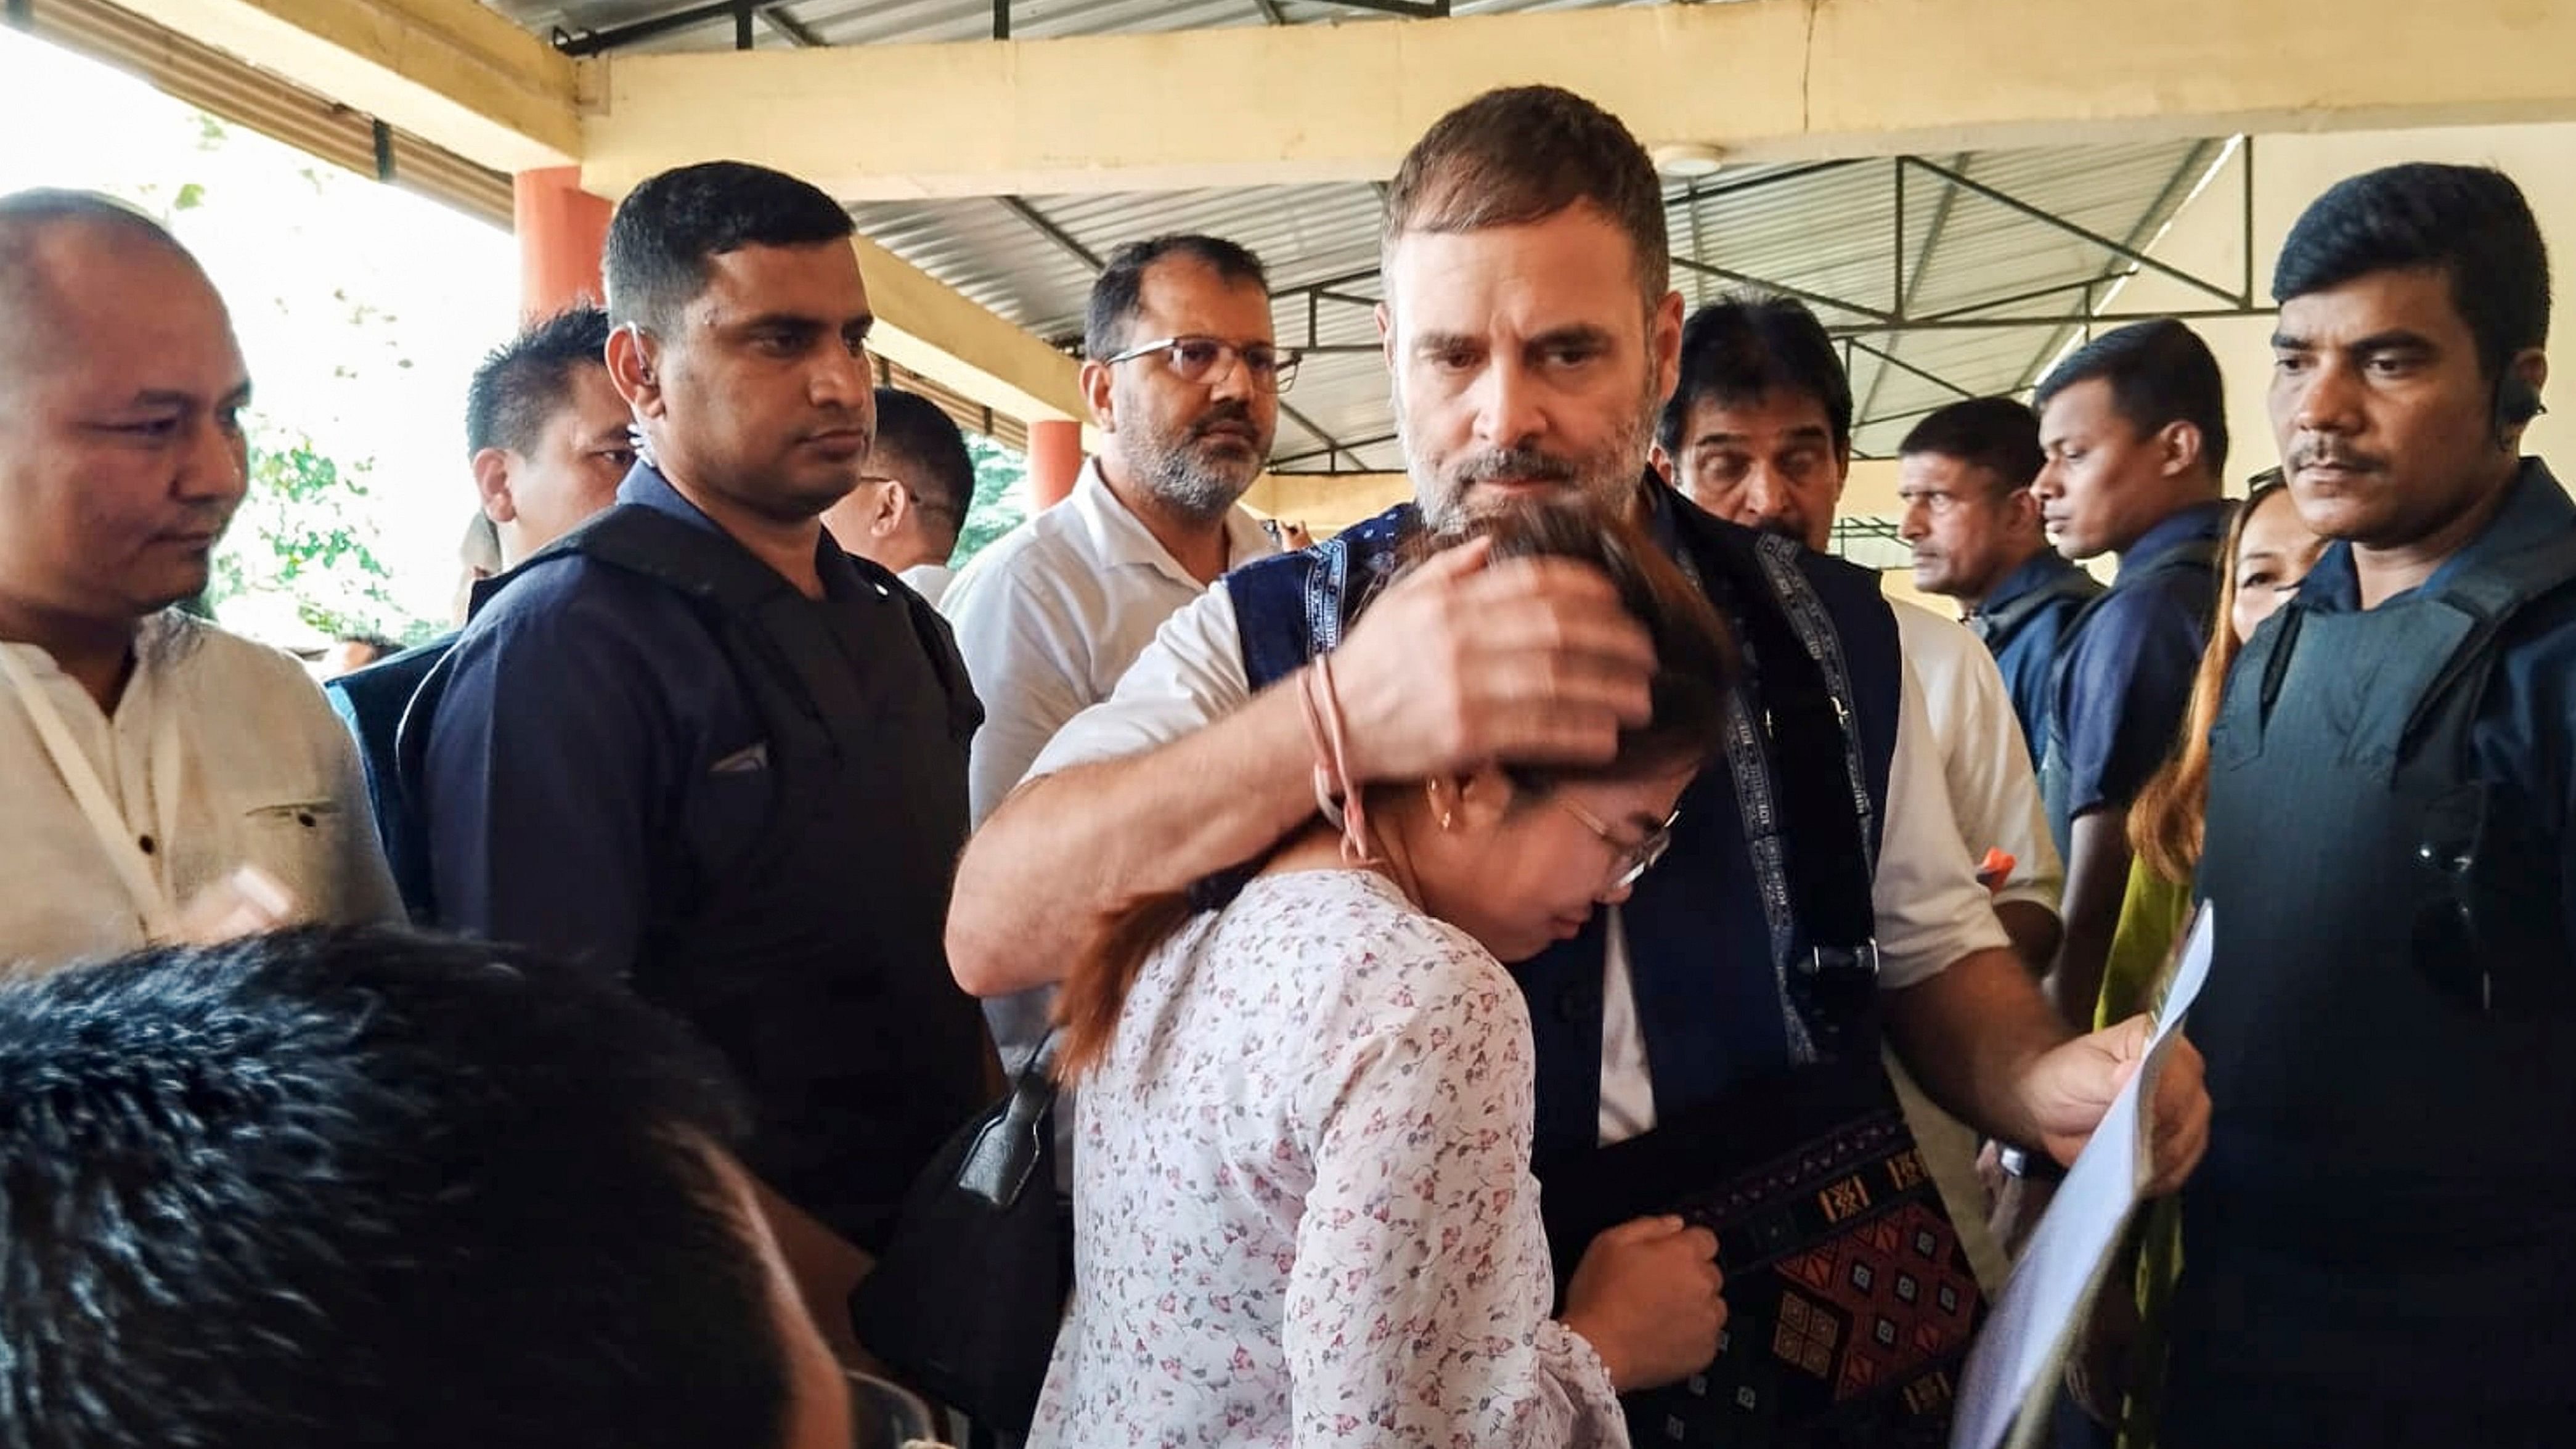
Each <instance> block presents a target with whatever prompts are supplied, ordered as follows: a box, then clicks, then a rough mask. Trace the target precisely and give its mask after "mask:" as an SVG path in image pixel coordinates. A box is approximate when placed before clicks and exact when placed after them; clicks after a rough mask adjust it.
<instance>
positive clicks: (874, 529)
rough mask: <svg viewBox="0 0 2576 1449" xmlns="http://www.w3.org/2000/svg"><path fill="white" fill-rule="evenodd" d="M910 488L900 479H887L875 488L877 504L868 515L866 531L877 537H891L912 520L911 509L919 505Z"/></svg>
mask: <svg viewBox="0 0 2576 1449" xmlns="http://www.w3.org/2000/svg"><path fill="white" fill-rule="evenodd" d="M920 506H921V505H920V502H919V500H917V499H915V498H914V497H913V496H912V489H911V488H910V487H909V486H907V485H906V484H905V483H904V482H903V481H902V480H901V479H888V480H887V481H886V485H885V486H884V487H882V488H880V489H878V490H877V506H876V509H875V511H873V512H872V513H870V514H869V515H868V532H869V533H871V534H874V535H875V536H876V537H878V538H892V537H893V536H894V535H896V534H898V533H901V532H902V531H903V528H904V525H905V524H907V523H910V522H911V521H912V514H913V510H914V509H916V508H918V507H920Z"/></svg>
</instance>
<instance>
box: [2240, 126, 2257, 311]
mask: <svg viewBox="0 0 2576 1449" xmlns="http://www.w3.org/2000/svg"><path fill="white" fill-rule="evenodd" d="M2239 152H2240V154H2239V155H2238V157H2237V159H2238V160H2240V161H2242V162H2243V163H2244V172H2245V291H2244V293H2243V295H2242V296H2241V297H2240V298H2239V299H2238V300H2240V301H2242V302H2243V303H2244V304H2245V305H2246V306H2248V307H2251V306H2253V305H2254V137H2253V136H2252V135H2251V134H2248V135H2246V136H2245V137H2244V138H2243V139H2242V141H2241V142H2240V143H2239Z"/></svg>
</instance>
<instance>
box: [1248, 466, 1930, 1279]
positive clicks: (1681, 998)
mask: <svg viewBox="0 0 2576 1449" xmlns="http://www.w3.org/2000/svg"><path fill="white" fill-rule="evenodd" d="M1647 486H1648V487H1649V489H1650V492H1651V495H1652V499H1653V506H1654V510H1655V512H1654V525H1655V532H1656V534H1657V537H1658V540H1659V541H1660V542H1661V543H1663V545H1664V546H1665V547H1666V548H1667V550H1669V551H1671V552H1672V553H1673V555H1674V557H1675V558H1676V559H1677V560H1679V561H1680V562H1682V563H1683V565H1684V566H1685V568H1686V569H1688V570H1689V571H1690V572H1691V573H1692V574H1693V575H1694V576H1695V578H1696V579H1697V581H1698V582H1699V583H1700V585H1701V586H1702V587H1703V588H1704V589H1705V590H1706V591H1707V593H1708V596H1709V598H1710V599H1711V601H1713V602H1714V603H1715V604H1716V605H1717V606H1718V609H1719V612H1720V614H1721V616H1723V617H1726V618H1728V619H1729V620H1730V621H1731V622H1732V623H1734V625H1735V626H1736V630H1737V634H1738V639H1739V642H1740V643H1741V644H1742V646H1743V647H1744V650H1745V654H1746V659H1747V664H1748V667H1747V669H1746V670H1745V674H1744V677H1743V679H1742V680H1740V681H1739V687H1738V689H1737V691H1736V695H1737V700H1738V703H1739V704H1740V706H1741V707H1740V708H1739V709H1738V710H1737V712H1736V719H1735V727H1734V728H1733V729H1731V730H1730V736H1731V738H1730V739H1729V740H1728V742H1727V749H1726V751H1725V753H1724V755H1723V756H1722V757H1721V759H1720V760H1718V761H1716V762H1714V763H1712V764H1711V765H1710V766H1709V768H1708V769H1706V770H1704V771H1703V772H1701V774H1700V777H1699V779H1698V780H1697V781H1696V782H1694V783H1693V784H1692V786H1691V787H1690V790H1689V791H1688V793H1686V794H1685V795H1684V796H1683V798H1682V805H1681V818H1680V821H1679V822H1678V824H1677V825H1676V827H1675V830H1674V838H1673V845H1672V850H1671V853H1670V854H1669V855H1667V856H1666V857H1665V859H1664V860H1663V862H1662V863H1661V864H1659V865H1657V866H1656V867H1655V868H1654V869H1653V870H1651V871H1648V872H1647V873H1646V874H1645V876H1644V877H1643V878H1642V879H1641V880H1639V881H1638V883H1637V887H1636V891H1635V894H1634V895H1633V896H1632V897H1631V898H1630V899H1629V900H1628V902H1627V903H1626V904H1625V905H1624V906H1623V907H1621V915H1622V917H1623V919H1624V923H1625V928H1626V932H1627V939H1628V953H1629V968H1630V977H1631V980H1632V982H1633V985H1634V990H1635V993H1636V1002H1637V1016H1638V1020H1639V1022H1640V1025H1641V1027H1642V1030H1643V1032H1644V1035H1645V1040H1646V1053H1647V1059H1648V1063H1649V1067H1650V1071H1651V1073H1652V1075H1653V1079H1654V1088H1655V1108H1656V1115H1657V1117H1658V1118H1659V1119H1661V1120H1663V1121H1666V1122H1671V1121H1673V1120H1674V1119H1676V1118H1680V1117H1683V1116H1687V1115H1692V1114H1695V1113H1696V1112H1697V1111H1699V1110H1700V1109H1704V1108H1706V1107H1709V1106H1712V1105H1714V1104H1715V1103H1716V1102H1717V1101H1718V1100H1719V1099H1720V1098H1721V1097H1722V1096H1723V1095H1725V1094H1726V1093H1728V1092H1729V1091H1730V1090H1731V1089H1733V1088H1735V1087H1736V1086H1738V1085H1740V1084H1743V1083H1746V1082H1749V1081H1753V1080H1756V1079H1759V1078H1763V1077H1767V1076H1772V1075H1775V1074H1778V1073H1780V1072H1783V1071H1785V1070H1788V1069H1791V1068H1795V1067H1801V1066H1809V1065H1813V1064H1816V1063H1819V1062H1821V1061H1825V1060H1827V1059H1835V1060H1841V1061H1846V1062H1857V1061H1860V1060H1863V1059H1866V1060H1867V1062H1868V1063H1869V1064H1870V1065H1869V1067H1868V1070H1869V1072H1871V1073H1872V1074H1876V1073H1877V1072H1878V1067H1877V1065H1876V1063H1877V1060H1878V1055H1877V1053H1878V1049H1877V1021H1876V1016H1875V1014H1874V1011H1872V1010H1871V1005H1872V999H1873V998H1874V996H1875V981H1874V958H1869V959H1866V960H1864V961H1862V962H1861V963H1859V966H1860V969H1861V970H1862V971H1864V972H1867V973H1868V975H1867V976H1865V977H1864V978H1863V984H1864V986H1865V987H1866V988H1867V989H1864V990H1860V991H1853V990H1851V989H1850V988H1849V987H1848V986H1847V985H1846V986H1842V987H1839V988H1837V987H1834V986H1833V985H1832V984H1831V983H1833V982H1835V981H1836V980H1838V979H1839V980H1845V981H1847V980H1848V979H1849V978H1850V976H1851V975H1852V974H1854V973H1853V972H1852V971H1851V969H1850V968H1851V966H1852V965H1853V963H1851V962H1849V961H1843V962H1842V963H1841V969H1836V968H1835V965H1834V962H1835V958H1836V957H1837V956H1838V955H1840V954H1841V953H1846V952H1850V951H1853V950H1855V949H1857V950H1859V951H1861V952H1863V953H1866V952H1867V951H1869V950H1870V949H1871V948H1869V946H1868V942H1867V937H1868V933H1869V930H1870V926H1869V917H1868V914H1867V913H1868V899H1867V891H1868V884H1869V880H1870V876H1871V873H1872V865H1873V862H1874V861H1875V859H1876V854H1877V849H1878V838H1879V825H1880V822H1881V821H1882V820H1883V819H1884V816H1885V813H1886V802H1887V775H1888V765H1889V761H1890V760H1891V759H1892V758H1893V756H1894V754H1895V749H1896V720H1897V711H1898V704H1899V688H1900V684H1901V680H1902V665H1901V662H1900V657H1899V655H1898V652H1897V642H1896V623H1895V619H1894V616H1893V615H1891V614H1890V613H1889V611H1888V608H1887V605H1886V603H1885V602H1884V600H1882V599H1881V597H1880V595H1879V591H1878V581H1877V579H1876V577H1875V576H1873V575H1871V574H1870V573H1868V572H1867V571H1865V570H1862V569H1858V568H1854V567H1852V566H1851V565H1849V564H1845V563H1843V562H1841V561H1839V560H1836V559H1831V558H1827V557H1824V556H1822V555H1819V554H1814V553H1810V552H1808V551H1806V550H1804V549H1802V548H1800V547H1798V546H1797V545H1796V544H1794V543H1792V542H1790V541H1789V540H1786V539H1781V538H1774V537H1769V536H1766V535H1761V534H1757V533H1754V532H1752V531H1751V530H1748V529H1744V528H1740V527H1737V526H1736V525H1733V524H1729V523H1724V522H1721V521H1719V520H1717V519H1714V518H1711V517H1710V516H1708V515H1707V514H1705V513H1703V512H1701V511H1700V510H1699V509H1697V508H1695V507H1693V506H1692V505H1691V504H1689V503H1688V502H1687V501H1685V500H1683V499H1682V498H1681V497H1680V496H1679V495H1678V494H1676V493H1674V492H1672V491H1671V490H1670V489H1669V488H1666V487H1664V486H1662V485H1661V484H1660V483H1652V482H1650V483H1649V484H1648V485H1647ZM1419 527H1420V521H1419V517H1418V515H1417V514H1416V512H1415V510H1414V508H1413V507H1412V506H1411V505H1410V504H1407V505H1404V506H1401V507H1398V508H1396V509H1393V510H1391V511H1389V512H1387V513H1385V514H1382V515H1380V516H1379V517H1377V518H1374V519H1371V520H1369V521H1368V522H1365V523H1362V524H1359V525H1356V526H1354V527H1352V528H1350V529H1347V530H1345V531H1344V532H1342V533H1341V534H1340V535H1338V536H1337V537H1335V538H1334V539H1332V540H1331V541H1330V542H1327V543H1324V544H1320V545H1318V546H1316V547H1314V548H1311V549H1308V550H1305V551H1304V552H1301V553H1294V554H1285V555H1281V556H1279V557H1276V558H1271V559H1265V560H1263V561H1261V562H1258V563H1255V564H1251V565H1248V566H1247V567H1245V568H1242V569H1239V570H1237V571H1235V572H1234V573H1232V574H1229V575H1227V577H1226V591H1227V593H1228V594H1229V595H1230V596H1231V597H1232V600H1233V603H1234V609H1235V617H1236V620H1237V627H1238V629H1239V631H1240V633H1241V636H1242V643H1243V655H1244V666H1245V670H1246V672H1247V674H1248V675H1249V677H1250V679H1251V682H1252V685H1253V687H1254V688H1255V689H1259V688H1262V687H1264V686H1266V685H1268V684H1270V683H1272V682H1274V681H1276V680H1278V679H1281V678H1283V677H1285V676H1286V675H1288V674H1290V673H1293V672H1294V671H1296V670H1297V669H1299V668H1302V667H1303V666H1304V665H1305V664H1306V662H1307V661H1308V660H1309V659H1311V658H1312V657H1313V656H1314V655H1315V654H1316V653H1318V652H1320V651H1322V650H1325V649H1330V648H1332V647H1334V646H1336V645H1338V644H1339V642H1340V640H1341V637H1342V633H1343V630H1344V629H1345V628H1346V627H1347V626H1348V624H1349V622H1350V620H1351V619H1352V618H1353V617H1354V616H1355V615H1356V614H1357V613H1358V612H1359V611H1360V609H1362V608H1363V607H1365V606H1366V604H1367V602H1368V599H1369V598H1370V596H1371V595H1372V594H1373V593H1375V592H1376V590H1377V589H1378V587H1379V586H1380V585H1381V584H1383V583H1384V581H1385V580H1386V578H1387V577H1388V576H1389V575H1390V574H1391V573H1392V572H1393V570H1394V567H1395V565H1396V563H1397V562H1398V561H1399V557H1400V554H1401V551H1402V545H1403V544H1404V542H1405V540H1406V539H1407V538H1408V537H1410V536H1411V535H1412V534H1413V533H1414V532H1416V531H1417V530H1418V529H1419ZM1787 641H1794V642H1787ZM1793 681H1794V682H1797V683H1800V684H1801V685H1803V686H1806V687H1804V688H1802V689H1801V690H1800V691H1799V692H1800V693H1802V694H1804V695H1807V696H1810V697H1812V696H1815V695H1816V694H1817V692H1818V689H1819V688H1821V689H1822V690H1823V691H1824V692H1825V693H1826V695H1827V696H1828V697H1827V698H1826V699H1825V700H1824V701H1823V705H1824V711H1825V718H1826V719H1827V721H1829V722H1828V723H1827V724H1825V725H1824V726H1823V727H1821V728H1818V727H1816V726H1814V725H1812V724H1810V725H1809V726H1808V727H1807V728H1805V729H1803V730H1801V731H1800V732H1799V738H1797V739H1795V740H1784V739H1783V738H1782V737H1781V735H1780V732H1782V731H1785V730H1786V729H1787V727H1788V724H1789V721H1788V720H1785V719H1781V718H1779V717H1778V714H1777V713H1775V711H1774V710H1773V709H1772V708H1771V706H1772V705H1775V704H1784V703H1785V698H1786V696H1787V694H1788V693H1789V692H1790V686H1791V684H1792V682H1793ZM1766 687H1768V688H1769V689H1770V691H1771V692H1772V693H1773V694H1774V695H1776V696H1779V698H1773V699H1766V697H1765V695H1766ZM1837 718H1844V719H1848V721H1849V725H1850V727H1849V728H1848V729H1844V728H1839V727H1837V726H1836V725H1835V724H1834V723H1831V721H1833V720H1835V719H1837ZM1784 747H1787V748H1794V749H1796V750H1799V751H1801V752H1802V753H1803V754H1804V755H1805V756H1806V757H1808V758H1810V759H1813V760H1815V761H1817V762H1818V765H1819V767H1818V768H1809V769H1805V770H1800V771H1795V772H1789V771H1783V770H1782V769H1780V768H1779V767H1778V766H1779V761H1780V759H1781V756H1782V753H1783V750H1784ZM1802 784H1803V786H1804V788H1803V790H1802V789H1801V786H1802ZM1824 796H1830V798H1825V799H1822V800H1821V803H1819V798H1820V797H1824ZM1837 810H1839V811H1841V812H1842V815H1841V818H1840V820H1839V821H1835V822H1832V823H1836V824H1840V825H1841V826H1842V827H1843V829H1842V835H1841V837H1840V838H1841V839H1843V840H1845V841H1848V842H1850V845H1849V846H1848V847H1846V848H1847V849H1848V850H1849V851H1850V853H1851V854H1852V855H1854V856H1856V857H1857V858H1845V859H1839V860H1817V859H1812V858H1808V859H1795V858H1793V857H1795V856H1796V854H1797V852H1796V848H1795V847H1796V842H1797V840H1798V839H1800V838H1817V837H1816V834H1815V832H1813V831H1808V832H1804V833H1803V834H1802V833H1801V832H1798V831H1795V830H1793V829H1792V828H1791V822H1790V819H1789V817H1791V816H1793V815H1796V816H1798V817H1799V818H1801V819H1805V820H1809V821H1812V820H1814V819H1815V817H1816V816H1817V814H1819V813H1824V814H1827V815H1830V814H1831V813H1832V812H1834V811H1837ZM1826 838H1831V837H1826ZM1816 853H1818V852H1816V851H1810V852H1809V854H1810V856H1812V855H1814V854H1816ZM1801 871H1805V872H1807V873H1808V875H1809V877H1810V878H1821V879H1822V880H1823V881H1824V882H1825V884H1824V886H1823V887H1822V888H1824V889H1827V890H1839V891H1841V892H1842V895H1841V897H1840V898H1839V901H1838V904H1839V907H1840V909H1839V911H1838V914H1839V915H1840V916H1841V917H1842V922H1841V923H1838V926H1824V925H1821V924H1820V923H1817V922H1814V921H1811V920H1803V919H1801V918H1800V912H1799V911H1798V910H1797V908H1796V905H1795V902H1797V901H1798V900H1800V899H1804V898H1807V894H1808V893H1806V892H1802V891H1801V890H1799V889H1798V885H1799V879H1800V872H1801ZM1855 896H1856V897H1857V898H1856V899H1854V897H1855ZM1854 911H1856V912H1857V913H1858V924H1857V927H1856V928H1854V927H1852V926H1850V925H1849V924H1848V922H1849V921H1850V919H1851V916H1852V913H1853V912H1854ZM1854 929H1857V931H1858V933H1859V938H1858V939H1852V935H1853V930H1854ZM1604 930H1605V926H1604V922H1603V918H1602V917H1600V916H1596V917H1595V918H1594V919H1593V922H1592V924H1591V925H1590V926H1589V927H1587V928H1586V929H1585V930H1584V932H1583V934H1582V935H1580V936H1578V937H1576V938H1575V939H1574V940H1571V941H1566V942H1561V943H1559V944H1557V945H1556V946H1554V947H1552V948H1551V949H1549V950H1548V951H1547V952H1545V953H1544V954H1542V955H1540V956H1539V957H1537V958H1536V959H1534V960H1531V961H1529V962H1526V963H1524V964H1522V965H1520V966H1518V967H1516V968H1514V975H1515V976H1516V977H1517V979H1518V980H1519V981H1520V983H1521V988H1522V990H1523V992H1524V993H1525V994H1526V995H1527V996H1528V998H1529V1003H1530V1017H1531V1025H1532V1027H1533V1029H1534V1032H1535V1035H1536V1038H1537V1062H1538V1114H1537V1115H1538V1120H1537V1151H1536V1156H1537V1159H1538V1160H1539V1161H1540V1162H1542V1163H1546V1162H1551V1161H1553V1160H1559V1159H1563V1158H1565V1157H1568V1156H1574V1157H1580V1156H1582V1155H1584V1154H1586V1153H1588V1152H1589V1151H1590V1150H1591V1149H1592V1148H1593V1147H1594V1145H1595V1143H1596V1141H1597V1139H1598V1135H1599V1115H1600V1090H1601V1011H1602V975H1603V948H1604ZM1820 950H1821V951H1822V952H1823V954H1824V956H1825V957H1826V963H1825V969H1823V970H1822V971H1821V972H1820V971H1819V963H1818V961H1817V956H1818V953H1819V951H1820ZM1568 1266H1570V1265H1568Z"/></svg>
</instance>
